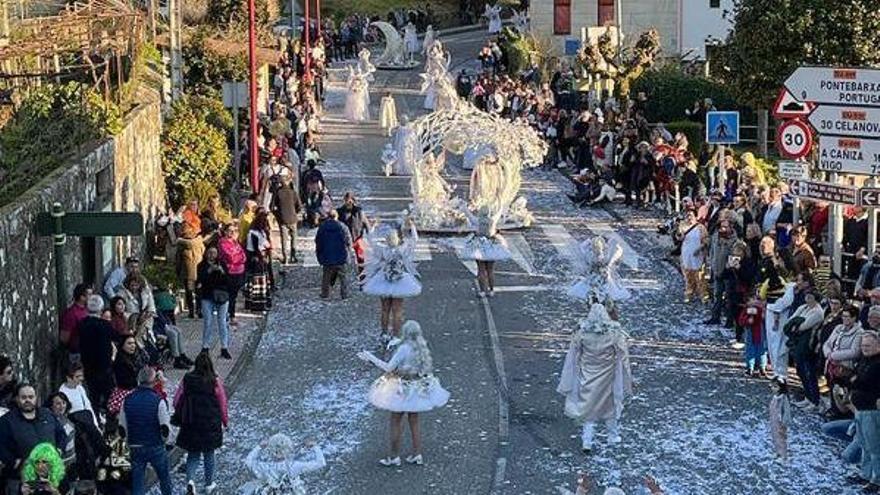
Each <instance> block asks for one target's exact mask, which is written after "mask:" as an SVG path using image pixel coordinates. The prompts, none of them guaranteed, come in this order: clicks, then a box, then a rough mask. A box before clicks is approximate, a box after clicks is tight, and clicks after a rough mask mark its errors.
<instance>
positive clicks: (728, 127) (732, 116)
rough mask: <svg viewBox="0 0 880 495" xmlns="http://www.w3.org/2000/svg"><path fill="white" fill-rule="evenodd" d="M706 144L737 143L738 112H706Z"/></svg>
mask: <svg viewBox="0 0 880 495" xmlns="http://www.w3.org/2000/svg"><path fill="white" fill-rule="evenodd" d="M706 142H707V143H709V144H738V143H739V112H706Z"/></svg>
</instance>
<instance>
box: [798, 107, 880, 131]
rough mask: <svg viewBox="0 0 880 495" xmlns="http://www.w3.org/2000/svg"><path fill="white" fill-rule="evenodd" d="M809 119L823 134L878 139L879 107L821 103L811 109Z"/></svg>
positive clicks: (879, 125)
mask: <svg viewBox="0 0 880 495" xmlns="http://www.w3.org/2000/svg"><path fill="white" fill-rule="evenodd" d="M809 119H810V124H812V125H813V127H815V128H816V130H817V131H819V133H820V134H823V135H825V134H830V135H833V136H853V137H864V138H875V139H880V107H873V108H871V107H835V106H828V105H821V106H819V107H818V108H816V109H815V110H813V113H811V114H810V117H809Z"/></svg>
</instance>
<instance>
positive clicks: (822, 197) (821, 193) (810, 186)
mask: <svg viewBox="0 0 880 495" xmlns="http://www.w3.org/2000/svg"><path fill="white" fill-rule="evenodd" d="M788 186H789V189H790V190H791V194H793V195H794V196H797V197H799V198H806V199H815V200H817V201H828V202H831V203H841V204H846V205H854V204H856V200H857V199H858V198H857V197H856V196H857V194H856V191H857V189H856V188H855V187H853V186H845V185H842V184H831V183H830V182H817V181H808V180H792V181H789V182H788Z"/></svg>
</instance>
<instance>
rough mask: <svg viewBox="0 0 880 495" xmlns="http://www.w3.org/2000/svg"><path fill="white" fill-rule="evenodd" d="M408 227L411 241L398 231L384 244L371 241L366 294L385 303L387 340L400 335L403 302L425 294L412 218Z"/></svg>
mask: <svg viewBox="0 0 880 495" xmlns="http://www.w3.org/2000/svg"><path fill="white" fill-rule="evenodd" d="M404 227H409V229H410V234H411V237H410V238H408V239H406V240H404V241H403V242H401V241H400V236H399V235H398V233H397V229H396V228H395V229H391V231H390V232H388V233H387V235H386V236H385V242H384V244H383V243H381V242H380V241H379V240H378V239H376V238H372V236H371V238H369V239H368V240H367V252H366V261H367V262H366V270H365V276H364V285H363V291H364V293H365V294H369V295H371V296H377V297H378V298H379V300H380V301H381V303H382V315H381V317H380V325H381V328H382V334H383V336H384V337H385V338H386V339H389V340H390V339H391V338H392V337H398V336H399V335H400V327H401V325H402V323H403V300H404V299H406V298H410V297H415V296H417V295H419V294H421V293H422V284H421V282H419V272H418V271H417V270H416V265H415V261H414V260H415V251H416V241H417V240H418V238H419V236H418V232H417V231H416V227H415V224H413V222H412V220H410V219H409V218H407V219H406V225H404ZM381 230H383V229H381V228H379V229H376V231H381Z"/></svg>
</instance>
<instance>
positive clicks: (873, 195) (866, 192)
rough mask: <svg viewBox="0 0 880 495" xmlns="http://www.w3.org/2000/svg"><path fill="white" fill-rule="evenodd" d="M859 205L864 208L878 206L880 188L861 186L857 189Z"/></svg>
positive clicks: (879, 202) (879, 205)
mask: <svg viewBox="0 0 880 495" xmlns="http://www.w3.org/2000/svg"><path fill="white" fill-rule="evenodd" d="M859 206H864V207H865V208H876V207H880V188H877V187H863V188H861V189H859Z"/></svg>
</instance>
